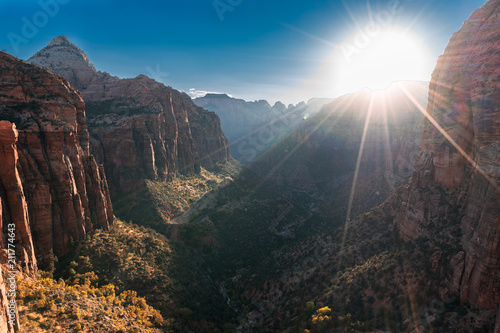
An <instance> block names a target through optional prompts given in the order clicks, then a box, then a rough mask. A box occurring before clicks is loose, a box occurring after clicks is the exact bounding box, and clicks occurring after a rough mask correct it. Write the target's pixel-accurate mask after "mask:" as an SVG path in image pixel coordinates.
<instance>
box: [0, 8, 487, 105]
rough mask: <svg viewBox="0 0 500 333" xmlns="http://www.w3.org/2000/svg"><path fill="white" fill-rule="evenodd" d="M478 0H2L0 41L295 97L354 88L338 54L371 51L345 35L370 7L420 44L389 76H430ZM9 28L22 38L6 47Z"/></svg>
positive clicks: (197, 86)
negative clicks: (56, 41) (405, 68)
mask: <svg viewBox="0 0 500 333" xmlns="http://www.w3.org/2000/svg"><path fill="white" fill-rule="evenodd" d="M485 2H486V1H485V0H479V1H478V0H455V1H449V0H434V1H431V0H390V1H379V0H373V1H366V0H364V1H357V0H351V1H347V0H346V1H331V0H330V1H327V0H309V1H304V0H287V1H268V0H267V1H264V0H216V1H214V0H178V1H171V0H142V1H129V0H120V1H117V0H99V1H96V0H85V1H82V0H40V1H37V0H33V1H31V0H2V1H1V2H0V13H1V15H2V20H1V21H0V49H6V50H7V52H9V53H11V54H13V55H15V56H17V57H19V58H21V59H27V58H29V57H30V56H31V55H33V54H34V53H36V52H37V51H38V50H39V49H41V48H43V47H44V46H45V45H46V44H48V43H49V42H50V40H51V39H52V38H54V37H56V36H58V35H66V36H67V37H68V38H69V39H70V40H71V41H72V42H73V43H74V44H76V45H77V46H79V47H80V48H81V49H83V50H84V51H85V52H86V53H87V55H88V56H89V58H90V60H91V62H92V63H93V64H94V65H95V66H96V68H97V69H99V70H102V71H107V72H109V73H111V74H113V75H117V76H119V77H135V76H137V75H139V74H146V75H149V76H153V77H155V78H156V79H158V80H160V81H161V82H163V83H165V84H167V85H170V86H172V87H174V88H176V89H179V90H182V91H186V92H190V91H191V93H193V94H195V92H196V93H199V94H202V92H203V91H210V92H224V93H228V94H230V95H232V96H235V97H238V98H243V99H247V100H258V99H268V100H269V101H270V102H275V101H276V100H282V101H283V102H285V103H297V102H299V101H301V100H307V99H309V98H311V97H336V96H338V95H340V94H343V93H345V92H347V90H352V89H355V87H356V85H355V83H356V82H357V81H356V80H357V78H354V79H355V80H354V79H352V78H351V81H353V82H351V83H352V85H349V84H347V83H346V81H340V80H341V79H340V78H341V77H342V76H341V74H340V73H339V72H338V71H339V68H343V66H344V64H343V61H345V60H346V59H341V58H339V56H338V55H339V53H342V52H343V54H344V57H345V55H346V54H345V47H346V45H347V46H349V45H350V46H353V47H355V48H356V52H357V53H355V54H354V53H352V54H351V55H353V56H356V57H358V58H359V59H358V60H359V61H366V60H367V59H368V58H369V57H370V56H371V52H372V51H370V48H368V47H366V48H365V46H364V44H362V43H360V42H359V40H358V44H355V42H354V41H355V39H354V38H356V35H357V34H359V32H360V31H361V32H362V31H366V30H364V29H366V26H367V24H368V22H370V14H369V13H371V17H372V20H371V22H375V24H379V25H381V27H382V28H383V29H393V30H394V29H397V30H398V31H403V30H404V31H405V33H407V32H408V33H410V34H411V35H412V36H413V37H411V38H412V40H413V39H415V36H417V37H418V40H419V42H418V43H419V44H418V45H419V47H420V48H421V49H424V48H425V50H426V52H425V57H426V62H425V64H426V66H424V67H426V69H424V70H423V72H424V74H422V75H420V76H419V77H404V75H402V77H400V78H398V79H429V78H430V74H431V71H432V68H433V67H434V64H435V62H436V60H437V57H438V56H439V55H440V54H442V52H443V50H444V48H445V46H446V44H447V43H448V40H449V38H450V37H451V35H452V33H454V32H455V31H457V30H458V29H460V27H461V25H462V23H463V21H464V20H466V19H467V18H468V17H469V15H470V14H471V13H472V11H473V10H474V9H476V8H479V7H480V6H481V5H483V4H484V3H485ZM54 4H57V5H56V6H55V5H54ZM44 7H45V10H44ZM44 12H46V13H48V14H44ZM387 13H389V14H390V15H389V16H390V17H389V19H387V20H386V18H387V16H388V15H387ZM26 21H27V22H29V23H30V24H34V23H36V24H38V26H36V25H35V28H36V31H33V30H32V31H29V29H28V30H26V28H25V29H24V30H25V31H23V27H24V26H25V25H26V23H25V22H26ZM13 36H20V37H22V38H23V39H22V42H18V45H17V46H16V45H14V44H15V43H14V44H13V43H12V40H13V38H14V37H13ZM358 37H359V36H358ZM377 38H378V35H377V34H374V35H372V36H371V37H370V38H369V39H370V41H369V42H371V43H373V42H374V41H375V40H376V39H377ZM340 46H344V51H342V52H341V50H342V48H340ZM350 50H351V51H352V49H350ZM334 54H336V55H334ZM339 59H340V60H339ZM339 66H340V67H339ZM410 67H411V66H410ZM396 72H397V70H396ZM373 75H379V74H376V73H373ZM373 75H372V76H373ZM411 75H412V74H408V76H411ZM342 80H344V79H342ZM355 81H356V82H355ZM333 82H335V84H334V83H333ZM360 82H361V81H360ZM360 84H361V83H360ZM190 89H194V90H190Z"/></svg>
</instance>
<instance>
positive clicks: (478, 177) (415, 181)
mask: <svg viewBox="0 0 500 333" xmlns="http://www.w3.org/2000/svg"><path fill="white" fill-rule="evenodd" d="M499 17H500V1H499V0H490V1H489V2H488V3H487V4H486V5H484V6H483V7H482V8H480V9H478V10H477V11H475V12H474V13H473V14H472V16H471V17H470V18H469V19H468V20H467V21H466V22H465V23H464V25H463V27H462V29H461V30H460V31H459V32H457V33H456V34H454V35H453V37H452V38H451V40H450V42H449V44H448V46H447V48H446V50H445V52H444V54H443V56H441V57H440V58H439V60H438V63H437V66H436V68H435V70H434V73H433V75H432V81H431V84H430V93H429V104H428V108H427V112H428V114H429V119H433V121H435V122H436V123H437V124H438V126H435V124H432V123H431V121H429V120H428V121H426V124H425V129H424V134H423V140H422V143H421V150H420V153H419V155H418V158H417V163H416V171H415V172H414V174H413V176H412V179H411V181H410V183H409V185H408V186H407V187H405V188H404V189H403V193H402V195H401V198H402V199H400V200H401V202H402V203H401V208H400V210H399V213H398V215H397V217H396V225H397V228H398V230H399V233H400V235H401V236H402V237H403V238H404V239H405V240H414V239H417V238H419V237H428V238H430V239H436V237H437V235H436V234H435V233H439V232H440V231H439V230H442V229H443V228H446V227H448V226H449V225H451V224H459V227H460V229H461V232H462V235H463V236H462V237H461V247H462V251H460V252H458V253H457V254H456V255H455V256H454V257H453V258H452V259H451V262H450V263H449V266H450V267H449V268H450V269H451V271H452V276H451V277H449V280H450V281H448V282H449V285H450V287H449V288H450V290H449V292H452V293H457V294H459V295H460V300H461V302H462V303H470V304H471V305H472V306H473V307H478V308H496V307H498V306H499V304H500V192H499V184H500V178H499V177H500V155H499V151H500V93H499V92H500V66H499V64H500V52H499V50H500V19H499ZM439 127H441V128H442V131H440V130H439ZM443 133H446V135H448V136H449V137H445V135H444V134H443ZM457 217H458V218H457ZM445 292H446V290H445Z"/></svg>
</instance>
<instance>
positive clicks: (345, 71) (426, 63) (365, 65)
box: [334, 29, 434, 93]
mask: <svg viewBox="0 0 500 333" xmlns="http://www.w3.org/2000/svg"><path fill="white" fill-rule="evenodd" d="M364 37H365V38H364V40H362V42H359V40H358V41H357V40H356V37H355V36H353V38H352V40H353V42H352V43H351V44H344V45H343V46H342V47H343V49H342V50H341V52H338V53H337V54H336V61H335V62H336V63H337V66H336V69H335V74H334V75H335V81H336V85H337V87H336V88H337V91H341V92H342V93H347V92H353V91H357V90H359V89H362V88H365V87H366V88H369V89H371V90H374V91H377V90H384V89H386V88H387V87H388V86H389V85H390V84H391V83H392V82H395V81H403V80H422V81H426V80H429V79H430V77H429V73H430V72H431V69H432V67H433V66H434V63H433V62H432V61H431V60H430V59H431V57H429V52H428V51H427V47H426V46H425V44H424V43H423V42H422V41H421V40H420V38H419V37H418V36H416V35H414V34H412V33H410V32H403V30H397V29H391V30H385V31H381V32H380V33H379V34H377V35H376V36H372V37H368V36H366V35H365V36H364ZM366 37H368V38H366ZM346 45H347V46H346Z"/></svg>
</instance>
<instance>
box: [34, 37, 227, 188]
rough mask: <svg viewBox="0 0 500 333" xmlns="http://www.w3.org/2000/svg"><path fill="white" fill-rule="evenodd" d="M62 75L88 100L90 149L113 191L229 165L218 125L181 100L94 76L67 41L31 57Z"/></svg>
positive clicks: (173, 93) (146, 83)
mask: <svg viewBox="0 0 500 333" xmlns="http://www.w3.org/2000/svg"><path fill="white" fill-rule="evenodd" d="M28 61H29V62H30V63H33V64H35V65H38V66H40V67H44V68H47V69H49V70H50V71H52V72H54V73H56V74H59V75H61V76H62V77H64V78H66V79H67V80H68V81H69V82H70V83H71V85H72V86H74V87H76V88H77V89H79V90H80V92H81V94H82V96H83V99H84V101H85V103H86V107H87V108H86V111H87V121H88V127H89V132H90V151H91V152H92V154H93V155H95V157H96V159H97V161H98V162H99V163H102V164H103V165H104V169H105V171H106V175H107V177H108V181H109V185H110V188H111V189H112V191H113V192H119V191H121V192H127V191H129V190H131V189H134V187H135V186H136V185H137V184H138V183H139V182H140V181H141V180H142V179H144V178H149V179H153V180H160V181H164V180H167V179H169V178H172V177H174V176H175V175H176V174H177V173H178V172H187V173H189V172H198V171H199V170H200V167H205V168H211V167H213V166H214V164H215V163H218V162H225V161H228V160H229V158H230V153H229V145H228V143H227V139H226V137H225V136H224V134H223V132H222V129H221V126H220V120H219V118H218V117H217V115H216V114H215V113H213V112H209V111H206V110H204V109H202V108H201V107H198V106H196V105H195V104H194V103H193V101H192V100H191V99H190V98H189V97H188V96H187V95H186V94H183V93H181V92H179V91H177V90H175V89H172V88H171V87H166V86H164V85H163V84H161V83H158V82H156V81H154V80H152V79H150V78H148V77H146V76H144V75H139V76H138V77H136V78H133V79H120V78H118V77H114V76H111V75H109V74H108V73H105V72H99V71H96V69H95V68H94V67H93V66H92V65H91V63H90V62H89V60H88V58H87V56H86V55H85V54H84V53H83V51H81V50H80V49H79V48H78V47H76V46H75V45H73V44H72V43H71V42H70V41H69V40H68V39H67V38H66V37H64V36H60V37H56V38H54V39H53V40H52V41H51V42H50V44H49V45H48V46H47V47H45V48H44V49H42V50H41V51H40V52H38V53H37V54H35V55H34V56H33V57H31V58H30V59H29V60H28Z"/></svg>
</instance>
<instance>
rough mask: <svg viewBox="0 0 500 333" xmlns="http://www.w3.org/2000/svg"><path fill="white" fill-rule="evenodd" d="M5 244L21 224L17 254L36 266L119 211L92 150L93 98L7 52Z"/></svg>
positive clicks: (2, 99) (1, 140) (1, 93)
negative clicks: (88, 111)
mask: <svg viewBox="0 0 500 333" xmlns="http://www.w3.org/2000/svg"><path fill="white" fill-rule="evenodd" d="M0 162H1V163H0V198H1V206H2V210H1V213H0V215H1V227H2V234H3V235H4V236H3V237H2V239H1V240H0V246H1V248H3V249H5V248H6V241H7V240H6V235H7V233H6V231H7V225H8V224H15V229H16V237H15V245H16V255H17V261H18V263H19V264H22V265H23V266H27V267H28V269H29V270H31V271H34V270H36V267H37V262H38V263H40V264H42V265H43V264H45V263H47V262H48V260H49V259H50V257H51V256H52V254H56V255H62V254H65V253H67V251H68V250H69V249H70V244H71V243H72V242H73V241H77V240H79V239H81V238H83V237H85V235H86V234H87V233H89V232H91V231H92V230H94V229H95V228H104V229H106V228H108V227H109V225H110V224H112V223H113V211H112V207H111V202H110V198H109V192H108V187H107V182H106V178H105V176H104V172H103V169H102V168H101V167H99V166H98V165H97V164H96V162H95V160H94V158H93V157H92V156H91V155H90V154H89V134H88V131H87V124H86V118H85V104H84V102H83V100H82V98H81V96H80V94H79V93H78V92H77V91H76V90H74V89H73V88H72V87H71V86H70V85H69V83H68V82H67V81H66V80H64V79H63V78H61V77H59V76H57V75H54V74H51V73H49V72H47V71H45V70H43V69H40V68H39V67H36V66H33V65H29V64H27V63H26V62H24V61H20V60H17V59H16V58H14V57H12V56H9V55H7V54H5V53H0Z"/></svg>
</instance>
